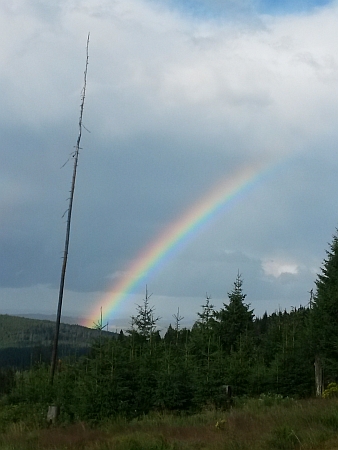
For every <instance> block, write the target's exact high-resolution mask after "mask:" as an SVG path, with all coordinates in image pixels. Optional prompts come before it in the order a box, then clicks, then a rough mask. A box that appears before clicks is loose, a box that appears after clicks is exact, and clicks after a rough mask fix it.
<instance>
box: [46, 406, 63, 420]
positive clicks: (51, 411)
mask: <svg viewBox="0 0 338 450" xmlns="http://www.w3.org/2000/svg"><path fill="white" fill-rule="evenodd" d="M59 414H60V407H59V406H56V405H50V406H48V412H47V422H48V423H49V424H54V423H56V421H57V419H58V417H59Z"/></svg>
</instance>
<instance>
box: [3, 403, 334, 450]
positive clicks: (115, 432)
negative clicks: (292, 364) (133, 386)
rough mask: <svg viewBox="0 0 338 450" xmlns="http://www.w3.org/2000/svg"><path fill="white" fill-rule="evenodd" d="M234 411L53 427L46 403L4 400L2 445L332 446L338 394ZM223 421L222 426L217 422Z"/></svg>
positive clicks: (73, 448)
mask: <svg viewBox="0 0 338 450" xmlns="http://www.w3.org/2000/svg"><path fill="white" fill-rule="evenodd" d="M236 403H237V405H238V406H235V407H234V408H232V409H231V410H229V411H217V410H214V409H209V410H206V411H204V412H201V413H199V414H195V415H191V416H187V415H173V414H160V413H151V414H149V415H147V416H144V417H142V418H139V419H134V420H132V421H129V422H128V421H126V420H125V419H120V420H114V421H106V422H105V423H102V424H101V425H100V426H96V427H92V426H89V425H88V424H86V423H82V422H81V423H76V424H68V425H66V424H59V425H57V426H50V427H48V426H47V425H46V423H45V421H44V419H42V411H41V407H39V408H37V409H36V410H34V408H33V409H30V408H31V407H29V405H25V406H22V405H21V406H18V407H14V408H13V407H12V406H10V405H1V406H0V430H1V431H2V432H1V433H0V450H31V449H32V450H33V449H34V450H66V449H67V450H293V449H300V450H307V449H312V450H324V449H325V450H333V449H337V448H338V399H335V398H332V399H311V400H301V401H295V400H292V399H282V398H281V397H279V398H274V399H273V398H267V397H261V398H260V399H246V400H245V399H244V400H242V401H241V402H236ZM217 423H218V426H216V424H217Z"/></svg>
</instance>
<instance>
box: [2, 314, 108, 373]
mask: <svg viewBox="0 0 338 450" xmlns="http://www.w3.org/2000/svg"><path fill="white" fill-rule="evenodd" d="M54 332H55V323H54V322H51V321H48V320H37V319H27V318H24V317H17V316H9V315H0V368H14V369H25V368H28V367H32V366H33V365H34V364H36V363H49V362H50V358H51V349H52V342H53V339H54ZM102 335H103V336H107V335H108V336H115V333H108V332H107V331H102ZM98 336H99V331H98V330H93V329H90V328H86V327H83V326H80V325H69V324H64V323H62V324H61V326H60V338H59V347H58V355H59V358H61V359H65V358H67V359H69V358H72V359H76V358H78V357H79V356H81V355H85V354H86V353H88V351H89V349H90V347H91V345H92V344H93V342H94V340H95V339H96V338H97V337H98Z"/></svg>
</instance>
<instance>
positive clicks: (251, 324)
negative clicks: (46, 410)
mask: <svg viewBox="0 0 338 450" xmlns="http://www.w3.org/2000/svg"><path fill="white" fill-rule="evenodd" d="M242 288H243V282H242V279H241V277H240V275H238V276H237V278H236V280H235V283H234V288H233V290H232V291H231V292H230V293H229V294H228V297H229V303H228V304H225V303H224V305H223V308H221V310H220V311H216V310H215V309H214V306H213V305H212V304H211V302H210V297H208V296H207V297H206V301H205V302H204V304H203V305H202V310H201V312H199V313H198V314H197V320H196V323H195V324H194V325H193V327H192V329H191V330H190V329H186V328H183V329H180V327H179V321H178V320H177V321H176V327H175V328H173V327H172V326H171V325H170V326H169V327H168V329H167V331H166V332H165V333H164V334H163V337H161V335H160V333H159V331H158V330H157V329H156V323H157V317H155V315H154V308H153V307H151V308H150V307H149V303H148V299H149V296H148V294H147V292H146V298H145V300H144V303H143V304H142V305H139V306H138V307H137V314H136V315H135V316H133V318H132V328H131V329H130V330H129V331H128V333H126V334H124V333H123V331H121V332H120V333H119V334H118V335H117V336H115V335H113V334H107V333H104V332H103V331H99V330H96V331H97V332H98V334H97V339H96V340H95V341H94V342H92V345H91V349H90V352H89V353H88V354H87V355H85V356H83V357H81V358H78V359H73V360H71V359H69V358H68V359H66V358H65V359H62V362H60V364H59V366H58V368H57V373H56V376H55V380H54V385H53V387H51V386H50V385H49V367H48V365H44V364H43V360H42V359H41V358H40V363H39V364H38V365H37V366H33V367H32V368H31V369H30V370H29V371H25V372H18V373H16V374H13V372H10V373H9V374H8V375H6V376H4V378H3V380H4V383H5V384H4V388H3V394H5V393H7V397H6V398H7V400H8V401H9V402H10V403H13V404H21V403H22V402H25V403H31V404H33V403H38V404H40V405H45V406H46V407H47V405H49V404H53V403H56V404H59V405H61V406H62V408H61V417H62V420H63V421H66V422H71V421H76V420H85V421H88V422H92V423H94V422H98V421H102V420H105V419H107V418H112V417H124V418H126V419H128V420H129V419H133V418H136V417H142V416H143V415H145V414H148V413H149V412H150V411H159V412H165V411H171V412H173V413H175V414H176V413H183V412H184V413H191V412H194V411H196V410H200V409H203V408H205V407H210V406H212V407H216V408H221V409H227V408H229V407H230V406H231V405H232V404H233V398H232V397H231V394H232V395H233V396H235V397H238V396H257V397H258V396H260V395H261V394H263V393H265V394H269V395H278V396H281V397H282V396H293V397H306V396H310V395H311V394H312V393H313V390H314V370H313V347H312V346H311V345H309V340H310V337H311V333H313V330H314V324H315V323H316V322H315V316H312V314H313V313H314V311H315V309H313V310H310V309H309V308H299V309H295V308H294V309H293V310H292V311H290V312H287V311H284V312H281V311H279V312H275V313H273V314H271V315H270V316H268V315H267V314H264V316H263V317H262V318H255V317H254V314H253V311H252V310H251V309H250V306H249V304H247V303H246V302H245V299H246V295H245V294H244V293H243V289H242ZM324 303H325V302H324ZM320 304H321V303H320V302H319V301H318V306H316V308H317V307H318V308H319V305H320ZM324 309H325V308H324ZM316 311H317V310H316ZM174 317H177V318H179V311H178V313H177V316H175V315H174ZM318 323H320V322H318ZM322 336H325V333H322V334H321V340H318V342H317V346H318V348H320V347H319V344H321V343H323V342H324V340H323V338H322ZM61 348H62V347H61ZM322 348H323V349H325V348H326V347H325V346H323V347H322ZM330 355H332V354H330ZM327 360H329V358H327ZM0 381H1V373H0ZM5 386H6V387H5ZM279 438H281V439H279ZM279 438H278V439H279V440H281V441H283V440H284V441H285V442H287V441H288V439H289V438H288V436H284V435H283V436H279ZM290 439H291V438H290ZM292 439H293V438H292ZM292 442H293V441H292ZM283 445H284V444H283Z"/></svg>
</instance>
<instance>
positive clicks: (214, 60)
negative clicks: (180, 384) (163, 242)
mask: <svg viewBox="0 0 338 450" xmlns="http://www.w3.org/2000/svg"><path fill="white" fill-rule="evenodd" d="M337 23H338V3H337V2H336V1H333V2H331V1H325V0H284V1H282V0H55V1H54V2H50V1H49V0H7V1H1V2H0V37H1V46H0V97H1V106H2V107H1V109H0V136H1V161H2V163H1V166H0V186H1V189H0V208H1V219H0V245H1V252H0V258H1V261H0V267H1V270H0V313H9V314H11V313H15V314H18V313H22V314H24V313H33V312H34V313H45V314H53V313H55V311H56V307H57V297H58V285H59V279H60V271H61V263H62V260H61V258H62V254H63V246H64V238H65V218H63V217H62V215H63V213H64V212H65V211H66V209H67V207H68V202H67V198H68V196H69V189H70V182H71V175H72V162H73V161H72V158H70V160H69V162H68V163H67V164H66V165H65V166H64V167H62V166H63V165H64V163H65V162H66V161H67V160H68V159H69V157H70V155H71V153H72V151H73V150H74V145H75V143H76V139H77V134H78V118H79V111H80V108H79V106H80V94H81V89H82V85H83V71H84V66H85V51H86V48H85V47H86V39H87V33H88V32H90V43H89V67H88V83H87V96H86V102H85V110H84V125H85V127H86V129H88V130H89V131H88V132H87V131H86V130H84V131H83V136H82V142H81V146H82V148H83V149H82V150H81V153H80V158H79V168H78V176H77V184H76V191H75V201H74V210H73V221H72V234H71V242H70V251H69V261H68V268H67V277H66V291H65V296H64V303H63V313H64V314H65V315H71V316H74V317H89V320H91V318H92V316H91V315H92V314H93V307H95V305H96V310H97V311H99V309H100V305H102V303H103V300H102V299H103V298H107V293H108V292H114V286H115V285H116V283H118V281H119V278H120V277H121V276H125V274H126V273H128V269H129V268H130V265H131V264H133V262H134V261H135V260H137V258H138V255H139V254H140V253H141V252H142V251H144V249H146V248H147V247H149V245H151V243H152V242H153V241H154V240H156V238H157V236H158V235H159V234H161V233H163V232H165V230H166V229H170V227H171V226H172V224H173V223H175V222H176V221H177V220H179V219H180V217H182V216H183V215H184V214H185V213H186V211H188V210H189V208H191V207H192V206H193V205H194V204H196V203H197V204H198V202H199V201H200V200H201V199H202V198H203V197H204V196H205V195H207V193H208V192H209V191H210V190H211V189H213V187H214V186H217V185H218V184H219V183H220V182H223V181H225V180H227V179H228V178H230V177H231V176H232V175H233V174H234V173H237V172H239V173H240V172H241V170H242V169H243V168H244V167H248V166H251V165H265V167H267V169H265V174H264V176H258V177H257V181H256V182H255V183H253V185H252V186H251V187H250V188H249V189H247V190H245V193H244V194H243V195H241V196H238V197H237V198H236V199H235V200H234V201H233V202H232V203H231V205H229V207H228V208H224V210H223V213H219V214H217V215H215V216H213V217H212V220H210V221H209V222H208V224H207V225H206V226H205V227H203V228H202V229H201V230H200V231H199V233H198V234H197V235H196V236H195V238H194V239H192V240H190V241H189V242H188V243H187V244H186V245H182V246H181V247H180V251H179V252H176V253H175V254H174V256H173V257H171V258H169V259H168V258H167V259H166V263H165V264H162V265H161V269H160V270H157V271H156V273H155V274H149V276H146V277H145V278H144V280H142V283H139V285H138V286H137V287H136V288H135V290H134V291H133V292H132V293H131V295H129V296H128V297H127V298H125V299H124V300H123V301H121V302H120V304H119V305H118V307H116V308H113V310H112V311H104V314H107V316H108V318H109V322H110V324H111V326H112V327H114V326H116V327H118V326H120V325H121V324H122V323H123V322H124V323H125V322H128V320H129V317H130V316H131V315H132V314H134V313H135V304H136V303H138V304H140V303H142V299H143V297H144V290H145V283H147V285H148V289H149V292H150V293H152V294H153V295H152V297H151V303H152V305H154V306H155V308H156V312H157V314H158V315H159V316H161V317H162V323H165V322H168V321H169V322H170V321H173V318H172V315H173V314H175V313H177V308H178V307H179V308H180V315H181V316H184V317H185V319H184V321H185V323H186V324H188V323H191V321H193V320H195V319H196V313H197V312H198V311H200V305H202V304H203V302H204V298H205V294H206V292H207V293H208V294H209V295H210V296H211V297H212V302H213V303H214V304H215V305H216V307H217V308H219V307H221V305H222V303H223V302H226V301H227V293H228V292H229V291H230V290H231V289H232V285H233V282H234V280H235V278H236V275H237V273H238V271H239V272H240V273H241V274H242V277H243V280H244V283H243V290H244V292H245V293H246V294H247V298H246V299H247V302H248V303H250V304H251V307H252V308H253V309H254V311H255V313H256V315H258V316H259V315H262V314H263V313H264V311H268V313H272V312H273V311H275V310H276V309H278V308H281V309H284V308H286V309H290V308H291V307H292V306H299V305H300V304H302V305H306V304H307V303H308V301H309V291H310V290H311V289H312V288H314V281H315V279H316V274H317V273H318V272H319V270H320V266H321V265H322V261H323V259H324V257H325V250H326V249H327V248H328V243H329V242H331V239H332V235H333V234H334V233H335V229H336V226H337V224H338V178H337V173H338V155H337V143H338V57H337V55H338V40H337ZM61 167H62V168H61ZM143 283H144V284H143ZM94 309H95V308H94ZM93 319H94V317H93Z"/></svg>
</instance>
